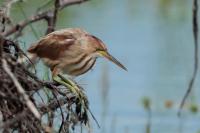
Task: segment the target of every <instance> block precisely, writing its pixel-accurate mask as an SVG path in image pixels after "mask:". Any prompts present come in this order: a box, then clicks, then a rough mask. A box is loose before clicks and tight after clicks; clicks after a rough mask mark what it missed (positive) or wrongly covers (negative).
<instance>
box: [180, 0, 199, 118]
mask: <svg viewBox="0 0 200 133" xmlns="http://www.w3.org/2000/svg"><path fill="white" fill-rule="evenodd" d="M193 35H194V71H193V75H192V78H191V80H190V83H189V85H188V89H187V91H186V93H185V95H184V97H183V99H182V101H181V105H180V108H179V112H178V116H180V115H181V110H182V108H183V106H184V104H185V101H186V99H187V97H188V96H189V94H190V92H191V91H192V88H193V85H194V81H195V79H196V75H197V71H198V0H194V1H193Z"/></svg>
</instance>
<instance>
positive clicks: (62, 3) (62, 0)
mask: <svg viewBox="0 0 200 133" xmlns="http://www.w3.org/2000/svg"><path fill="white" fill-rule="evenodd" d="M56 1H58V2H59V6H58V7H56V10H55V8H54V9H50V10H48V11H44V12H40V13H37V14H36V15H33V16H31V17H30V18H28V19H26V20H24V21H21V22H19V23H18V24H16V25H15V26H13V27H12V28H10V29H8V30H7V31H5V32H3V33H2V35H3V36H10V35H12V34H13V33H15V32H19V31H22V30H23V29H24V28H25V27H26V26H27V25H29V24H31V23H34V22H37V21H41V20H46V21H47V23H49V22H48V21H49V18H52V16H54V17H56V16H55V15H53V14H54V13H57V11H61V10H62V9H63V8H65V7H67V6H70V5H75V4H80V3H82V2H86V1H88V0H56ZM58 2H55V3H58Z"/></svg>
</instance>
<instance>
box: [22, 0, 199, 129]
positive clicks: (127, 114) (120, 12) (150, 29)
mask: <svg viewBox="0 0 200 133" xmlns="http://www.w3.org/2000/svg"><path fill="white" fill-rule="evenodd" d="M27 4H28V3H27ZM33 7H34V6H33ZM24 8H30V14H31V10H32V7H27V6H25V7H24ZM28 13H29V12H27V14H28ZM58 20H59V21H58V23H57V29H61V28H66V27H81V28H84V29H86V30H87V31H88V32H90V33H92V34H94V35H96V36H98V37H99V38H101V39H102V40H103V41H104V42H105V43H106V44H107V46H108V49H109V51H110V53H111V54H112V55H113V56H115V57H116V58H117V59H119V60H120V61H121V62H122V63H123V64H124V65H125V66H126V67H127V68H128V72H126V71H123V70H121V69H120V68H118V67H117V66H115V65H114V64H112V63H110V62H108V61H107V60H105V59H99V60H98V62H97V64H96V65H95V67H94V69H93V70H92V71H90V72H89V73H87V74H85V75H83V76H81V77H79V78H77V81H79V83H80V84H82V85H83V86H84V88H85V89H86V92H87V95H88V97H89V101H90V108H91V110H92V111H93V113H94V115H95V116H96V118H97V119H98V120H99V123H100V125H105V130H104V132H106V133H111V132H113V131H115V133H123V132H124V133H125V132H126V133H128V132H129V133H132V132H133V133H134V132H135V133H144V132H145V124H146V122H147V112H146V110H145V109H144V108H143V106H142V104H141V99H142V98H143V97H145V96H146V97H149V98H150V99H151V103H152V106H151V108H152V126H151V131H152V133H179V132H181V133H197V131H199V130H200V125H199V122H200V115H199V113H198V114H191V113H190V112H189V111H188V106H186V107H185V109H184V115H183V118H178V117H177V111H178V106H179V104H180V101H181V99H182V97H183V95H184V93H185V91H186V89H187V85H188V83H189V80H190V78H191V76H192V70H193V51H194V45H193V43H194V42H193V36H192V1H187V0H123V1H122V0H101V1H100V0H93V1H89V2H87V3H83V4H80V5H76V6H71V7H68V8H67V9H64V11H62V12H61V13H60V14H59V18H58ZM43 25H44V22H41V23H39V24H36V25H34V26H35V27H36V26H40V27H41V28H40V29H39V32H38V34H39V35H42V33H43V32H44V31H43V29H44V28H45V27H44V26H43ZM27 31H29V32H30V29H27ZM25 37H26V38H25V39H24V38H23V39H24V41H25V42H34V40H36V38H35V39H33V38H34V36H33V35H31V36H30V34H29V35H27V36H25ZM105 68H106V70H105ZM104 71H108V75H107V76H108V84H109V90H108V100H107V102H108V108H107V115H106V119H105V121H104V122H103V121H102V118H101V116H102V115H101V114H102V109H103V106H102V94H101V92H102V89H101V83H102V80H101V79H102V78H101V77H102V73H103V72H104ZM198 79H199V74H198V76H197V81H196V82H195V85H194V90H193V93H192V97H191V98H189V99H190V102H194V103H197V102H199V96H198V95H199V94H200V93H199V92H200V91H199V90H200V87H199V86H200V82H199V80H198ZM166 100H171V101H173V102H174V106H173V107H172V109H166V108H165V107H164V102H165V101H166ZM92 125H93V126H92V127H93V131H94V132H95V133H99V132H103V131H102V130H103V129H102V128H101V129H98V128H97V126H96V125H95V123H94V122H92ZM113 128H115V129H113Z"/></svg>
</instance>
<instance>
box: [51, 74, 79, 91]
mask: <svg viewBox="0 0 200 133" xmlns="http://www.w3.org/2000/svg"><path fill="white" fill-rule="evenodd" d="M52 78H53V80H54V81H55V82H57V83H59V84H61V85H63V86H65V87H67V88H69V89H70V91H71V92H72V93H75V94H77V92H76V89H75V88H74V87H73V86H72V85H71V84H69V83H67V82H65V81H63V79H61V78H60V77H58V76H53V77H52Z"/></svg>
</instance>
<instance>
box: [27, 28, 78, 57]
mask: <svg viewBox="0 0 200 133" xmlns="http://www.w3.org/2000/svg"><path fill="white" fill-rule="evenodd" d="M75 41H76V39H75V37H74V36H73V35H72V34H71V33H69V32H65V33H63V32H58V31H57V32H53V33H50V34H48V35H47V36H45V37H44V38H42V39H41V40H40V41H39V42H38V43H37V44H36V45H33V46H31V47H30V48H29V49H28V52H30V53H35V54H37V55H38V56H39V57H40V58H48V59H51V60H56V59H58V58H59V57H60V56H61V55H62V54H63V52H65V50H67V49H68V48H69V47H70V46H71V45H72V44H74V42H75Z"/></svg>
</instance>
